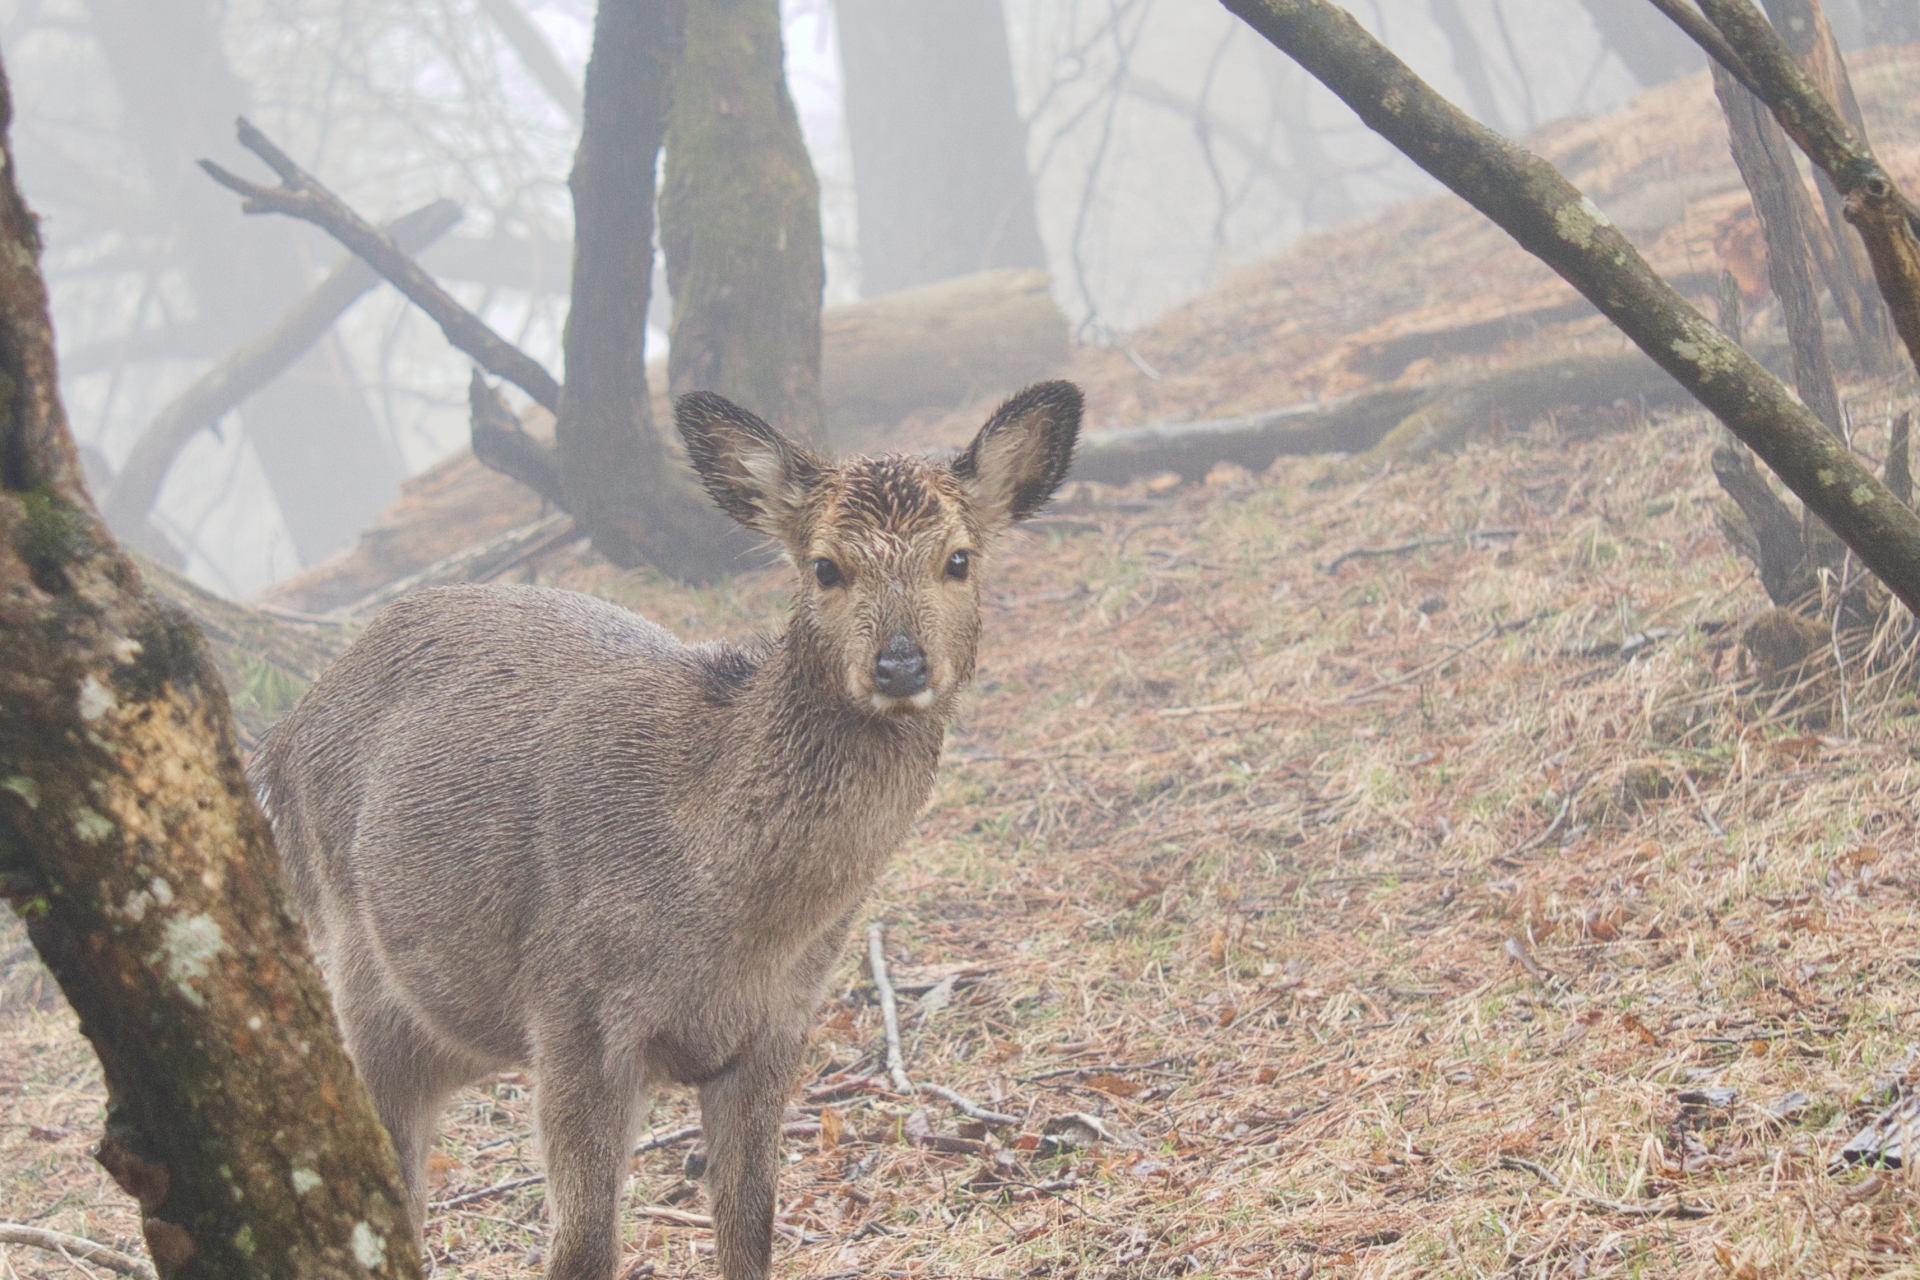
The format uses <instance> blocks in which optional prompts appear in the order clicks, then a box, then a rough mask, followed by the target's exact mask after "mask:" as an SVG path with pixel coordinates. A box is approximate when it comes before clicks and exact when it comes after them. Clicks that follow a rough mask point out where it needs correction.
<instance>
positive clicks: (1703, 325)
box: [1224, 0, 1920, 612]
mask: <svg viewBox="0 0 1920 1280" xmlns="http://www.w3.org/2000/svg"><path fill="white" fill-rule="evenodd" d="M1719 2H1720V0H1708V4H1709V12H1710V13H1711V11H1712V9H1714V8H1718V7H1719ZM1224 3H1225V4H1226V7H1227V8H1228V9H1229V10H1231V11H1232V12H1233V13H1235V14H1238V15H1239V16H1240V17H1241V18H1243V19H1245V20H1246V21H1247V23H1248V24H1249V25H1250V26H1252V27H1253V28H1254V30H1256V31H1258V32H1259V33H1260V34H1261V35H1262V36H1264V37H1266V39H1267V40H1268V41H1270V42H1271V43H1272V44H1273V45H1274V46H1275V47H1277V48H1279V49H1280V50H1281V51H1282V52H1284V53H1286V54H1288V55H1289V56H1291V57H1292V58H1294V59H1295V60H1296V61H1297V62H1299V63H1300V65H1301V66H1303V67H1305V68H1306V69H1307V70H1308V71H1309V72H1310V73H1312V74H1313V75H1314V76H1315V77H1316V78H1318V79H1319V80H1320V81H1321V82H1322V83H1323V84H1325V85H1326V86H1327V87H1328V88H1329V89H1331V90H1333V92H1334V93H1335V94H1336V95H1338V96H1339V97H1340V98H1341V99H1342V100H1343V101H1344V102H1346V103H1347V105H1348V106H1350V107H1352V108H1353V109H1354V111H1355V112H1356V113H1358V114H1359V116H1360V118H1361V119H1362V120H1364V121H1366V123H1367V124H1368V125H1370V126H1371V127H1372V128H1373V129H1374V130H1376V131H1377V132H1379V133H1380V134H1381V135H1382V136H1383V137H1385V138H1386V139H1387V140H1388V141H1389V142H1392V143H1393V144H1394V145H1395V146H1397V147H1398V148H1400V150H1402V151H1404V152H1405V153H1406V154H1407V155H1408V157H1410V158H1411V159H1412V160H1413V161H1414V163H1416V164H1418V165H1419V166H1420V167H1421V168H1423V169H1425V170H1426V171H1427V172H1428V173H1431V174H1432V175H1433V176H1434V177H1436V178H1438V179H1439V180H1440V181H1441V182H1443V183H1445V184H1446V185H1447V186H1448V187H1450V188H1451V189H1452V190H1453V191H1454V192H1455V193H1457V194H1458V195H1460V196H1461V197H1462V198H1463V199H1465V200H1466V201H1467V202H1468V203H1469V204H1471V205H1473V206H1474V207H1475V208H1477V209H1479V210H1480V211H1481V212H1482V213H1484V214H1486V215H1487V216H1488V217H1489V218H1491V219H1493V221H1494V222H1496V223H1498V224H1499V225H1500V226H1501V227H1502V228H1503V229H1504V230H1506V231H1507V233H1508V234H1510V235H1511V236H1513V238H1514V239H1515V240H1518V241H1519V242H1520V244H1521V246H1522V247H1523V248H1525V249H1527V250H1528V251H1529V252H1530V253H1533V254H1534V255H1535V256H1536V257H1538V258H1540V259H1541V260H1542V261H1544V262H1545V263H1546V264H1547V265H1548V266H1550V267H1552V268H1553V269H1554V270H1555V271H1557V272H1559V273H1560V274H1561V275H1562V276H1563V277H1565V278H1566V280H1567V281H1568V282H1569V283H1570V284H1572V285H1573V286H1574V287H1575V288H1576V289H1578V290H1580V292H1581V293H1583V294H1585V295H1586V297H1587V298H1588V299H1589V300H1590V301H1592V303H1593V304H1594V305H1595V306H1596V307H1598V308H1599V309H1600V311H1601V313H1602V314H1604V315H1605V316H1606V317H1607V318H1608V319H1609V320H1611V321H1613V323H1614V324H1616V325H1618V326H1619V327H1620V329H1621V330H1622V331H1623V332H1625V333H1626V335H1627V336H1628V337H1629V338H1631V339H1632V340H1633V341H1634V342H1635V344H1637V345H1638V346H1639V347H1640V348H1641V350H1643V351H1645V352H1646V353H1647V354H1648V355H1649V356H1651V357H1652V358H1653V359H1654V361H1655V362H1656V363H1658V364H1659V365H1660V367H1661V368H1663V369H1665V370H1666V371H1667V372H1668V373H1670V374H1672V375H1673V377H1674V378H1675V379H1676V380H1677V381H1678V382H1679V383H1680V384H1681V385H1682V386H1684V387H1686V388H1687V390H1688V391H1690V392H1692V393H1693V395H1694V396H1695V397H1696V398H1697V399H1698V400H1699V401H1700V402H1701V403H1702V404H1704V405H1705V406H1706V407H1707V408H1708V409H1710V410H1712V411H1713V413H1714V414H1715V415H1716V416H1718V417H1719V418H1720V420H1721V421H1722V422H1724V423H1726V425H1727V427H1728V429H1729V430H1731V431H1732V432H1733V433H1734V434H1735V435H1737V436H1739V437H1740V438H1741V439H1742V440H1744V441H1746V443H1747V444H1749V445H1751V446H1752V448H1753V450H1754V452H1755V453H1758V454H1759V455H1760V457H1761V458H1763V459H1764V460H1765V461H1766V463H1767V465H1768V466H1770V467H1772V468H1773V470H1774V471H1775V473H1777V474H1778V475H1779V476H1780V478H1781V479H1782V480H1784V481H1786V483H1787V485H1788V487H1790V488H1791V489H1792V490H1793V491H1794V492H1795V493H1797V494H1798V495H1799V496H1800V498H1801V500H1802V501H1803V502H1805V503H1806V504H1807V506H1808V508H1810V509H1811V510H1812V511H1813V512H1814V513H1815V514H1816V515H1818V516H1819V517H1820V518H1821V519H1823V520H1825V521H1826V522H1827V524H1828V526H1829V527H1830V528H1832V530H1833V531H1834V532H1835V533H1836V534H1838V535H1839V536H1840V538H1841V539H1842V540H1843V541H1845V542H1846V544H1847V545H1848V546H1850V547H1852V548H1853V550H1854V552H1855V554H1857V555H1858V556H1859V557H1860V558H1861V560H1862V561H1863V562H1864V563H1865V564H1866V565H1867V566H1868V567H1869V568H1870V569H1872V570H1873V572H1874V573H1876V574H1878V575H1879V577H1880V578H1881V580H1882V581H1884V582H1885V583H1886V584H1887V585H1888V586H1889V587H1890V588H1892V589H1893V591H1894V592H1895V593H1896V594H1897V595H1899V596H1900V598H1901V599H1902V600H1903V601H1905V602H1906V604H1907V607H1908V608H1910V609H1913V610H1915V611H1916V612H1920V516H1916V515H1915V514H1914V512H1913V511H1912V510H1911V509H1910V508H1909V507H1907V506H1906V504H1904V503H1902V502H1900V501H1898V500H1897V499H1896V498H1895V497H1894V496H1893V494H1892V493H1891V492H1890V491H1889V490H1888V489H1887V487H1886V486H1885V485H1883V484H1881V483H1880V481H1879V480H1878V479H1876V478H1875V477H1874V475H1873V473H1872V472H1871V471H1869V470H1868V469H1867V468H1866V467H1865V466H1864V465H1863V464H1862V463H1861V461H1860V460H1859V459H1858V458H1856V457H1855V456H1854V455H1853V454H1852V452H1851V451H1849V450H1848V449H1847V447H1846V445H1845V444H1844V443H1843V442H1841V441H1840V440H1839V439H1837V438H1835V436H1834V435H1833V433H1832V432H1831V431H1828V430H1827V429H1826V427H1825V426H1824V425H1823V424H1822V423H1821V422H1820V420H1819V419H1818V418H1817V417H1815V416H1814V415H1813V413H1812V412H1811V411H1810V410H1809V409H1808V408H1807V407H1806V406H1805V405H1804V404H1802V403H1800V401H1799V400H1797V399H1795V398H1794V396H1793V394H1792V393H1791V392H1789V391H1788V390H1787V389H1786V388H1785V387H1784V386H1782V385H1781V384H1780V382H1779V380H1778V379H1776V378H1774V377H1773V376H1772V375H1771V374H1769V373H1768V372H1767V371H1766V370H1765V369H1764V368H1763V367H1761V365H1760V364H1759V362H1758V361H1756V360H1754V358H1753V357H1752V356H1750V355H1748V354H1747V352H1746V351H1744V350H1742V349H1741V347H1740V346H1739V345H1738V344H1737V343H1735V342H1733V341H1732V340H1731V339H1730V338H1728V337H1727V336H1726V335H1725V334H1723V333H1721V332H1720V331H1719V330H1718V329H1717V328H1715V327H1714V325H1713V324H1712V322H1710V321H1709V320H1707V318H1706V317H1704V316H1702V315H1701V314H1700V313H1699V312H1697V311H1695V310H1694V309H1693V307H1692V306H1691V305H1689V304H1688V303H1687V301H1686V299H1684V298H1682V297H1681V296H1680V295H1679V294H1678V293H1676V292H1675V291H1674V290H1673V288H1672V287H1671V286H1669V285H1668V284H1667V283H1666V282H1665V281H1664V280H1662V279H1661V278H1660V277H1659V275H1657V274H1656V273H1655V272H1654V270H1653V269H1652V268H1651V267H1649V266H1648V265H1647V263H1646V261H1645V260H1644V259H1643V258H1641V256H1640V254H1639V252H1638V251H1637V250H1635V249H1634V247H1633V245H1632V244H1631V242H1629V241H1628V240H1627V238H1626V236H1625V235H1623V234H1621V232H1620V230H1619V229H1618V228H1617V227H1615V226H1614V225H1613V224H1612V223H1611V222H1610V221H1608V219H1607V217H1606V215H1605V214H1603V213H1602V212H1601V211H1600V210H1599V208H1598V207H1597V206H1595V205H1594V203H1593V202H1592V201H1591V200H1588V199H1587V198H1585V197H1584V196H1582V195H1581V194H1580V192H1579V191H1577V190H1575V189H1574V187H1573V185H1572V184H1571V183H1569V182H1568V181H1567V180H1566V179H1565V178H1563V177H1561V176H1560V174H1559V173H1558V172H1557V171H1555V169H1554V168H1553V166H1552V165H1550V164H1548V163H1547V162H1546V161H1545V160H1542V159H1541V158H1540V157H1538V156H1536V155H1534V154H1532V153H1531V152H1529V151H1527V150H1526V149H1524V148H1522V147H1519V146H1516V145H1515V144H1513V143H1511V142H1508V141H1507V140H1506V139H1505V138H1502V137H1500V136H1499V135H1498V134H1496V133H1494V132H1493V131H1491V130H1489V129H1487V128H1485V127H1484V126H1481V125H1479V124H1476V123H1475V122H1474V121H1473V120H1471V119H1470V118H1468V117H1467V116H1466V115H1465V114H1464V113H1463V112H1461V111H1460V110H1459V109H1458V108H1456V107H1455V106H1453V105H1452V104H1451V103H1449V102H1448V101H1447V100H1446V99H1445V98H1443V97H1441V96H1440V95H1439V94H1437V93H1435V92H1434V91H1433V89H1432V88H1431V87H1430V86H1428V85H1427V84H1426V83H1425V82H1424V81H1422V80H1421V79H1420V78H1419V77H1418V76H1416V75H1415V74H1414V73H1413V71H1412V70H1411V69H1410V68H1408V67H1407V65H1406V64H1405V63H1403V62H1401V61H1400V59H1398V58H1396V57H1395V56H1394V55H1393V54H1392V53H1391V52H1390V51H1389V50H1388V49H1386V48H1385V47H1384V46H1382V45H1381V44H1380V42H1379V41H1377V40H1375V39H1374V38H1373V37H1372V36H1371V35H1369V34H1368V33H1367V31H1366V29H1365V28H1364V27H1362V26H1361V25H1360V24H1359V23H1358V22H1357V21H1355V20H1354V18H1353V16H1352V15H1351V14H1349V13H1348V12H1347V11H1346V10H1345V9H1343V8H1340V7H1339V6H1337V5H1334V4H1330V3H1326V2H1325V0H1224ZM1763 21H1764V20H1763ZM1783 56H1784V52H1783ZM1788 67H1789V69H1790V70H1791V72H1792V74H1793V75H1795V76H1796V77H1797V76H1798V75H1799V72H1798V69H1797V68H1793V67H1792V65H1791V61H1790V60H1789V61H1788ZM1802 83H1804V81H1803V82H1802ZM1763 96H1764V95H1763ZM1769 101H1770V102H1771V99H1769ZM1822 105H1824V104H1822ZM1827 115H1828V116H1831V115H1832V112H1831V109H1830V108H1829V109H1828V111H1827ZM1781 123H1782V125H1783V126H1784V127H1786V128H1787V129H1788V132H1789V133H1795V134H1796V138H1798V137H1799V134H1797V133H1796V127H1795V123H1793V122H1790V121H1789V120H1788V119H1787V118H1786V117H1785V116H1784V115H1783V116H1782V117H1781ZM1867 163H1868V164H1870V163H1871V161H1870V159H1869V160H1868V161H1867ZM1872 169H1873V172H1875V173H1877V172H1878V166H1877V165H1876V166H1872ZM1829 172H1831V170H1829ZM1854 172H1855V173H1856V174H1858V173H1859V172H1860V170H1859V169H1858V168H1857V167H1856V169H1855V170H1854ZM1882 178H1883V175H1882ZM1835 185H1836V186H1838V187H1839V188H1840V189H1841V190H1842V191H1843V192H1847V193H1849V197H1850V199H1851V192H1852V191H1853V190H1854V189H1856V188H1857V187H1858V186H1859V183H1858V182H1848V181H1843V180H1842V179H1841V177H1840V175H1838V174H1836V175H1835ZM1849 216H1850V217H1851V216H1853V214H1852V212H1851V210H1850V212H1849ZM1856 225H1857V219H1856ZM1868 244H1869V247H1870V248H1871V247H1872V244H1873V240H1872V237H1871V236H1869V237H1868ZM1878 265H1879V264H1878V262H1877V261H1876V267H1878ZM1882 286H1883V288H1884V287H1885V276H1884V274H1883V275H1882ZM1899 310H1900V309H1899V307H1898V305H1896V306H1895V315H1896V318H1898V316H1899ZM1903 332H1904V330H1903Z"/></svg>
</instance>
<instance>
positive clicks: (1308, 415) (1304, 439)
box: [1072, 352, 1687, 484]
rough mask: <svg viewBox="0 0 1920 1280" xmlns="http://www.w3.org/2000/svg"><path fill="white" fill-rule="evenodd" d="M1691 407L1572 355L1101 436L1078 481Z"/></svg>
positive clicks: (1266, 462) (1382, 455)
mask: <svg viewBox="0 0 1920 1280" xmlns="http://www.w3.org/2000/svg"><path fill="white" fill-rule="evenodd" d="M1686 399H1687V394H1686V392H1685V391H1684V390H1683V389H1682V388H1681V387H1680V385H1679V384H1678V383H1676V382H1675V381H1674V380H1673V379H1672V378H1671V377H1669V376H1668V375H1667V374H1666V373H1665V372H1663V371H1662V370H1661V369H1660V367H1659V366H1658V365H1656V364H1654V363H1653V361H1651V360H1649V359H1647V358H1646V357H1645V356H1643V355H1641V354H1640V353H1639V352H1626V353H1623V354H1620V355H1611V356H1587V355H1579V356H1569V357H1566V358H1564V359H1560V360H1549V361H1544V362H1541V363H1537V364H1527V365H1519V366H1516V367H1514V368H1510V369H1501V370H1496V371H1495V372H1493V373H1490V374H1486V375H1484V376H1482V377H1479V378H1473V379H1470V380H1465V381H1461V382H1457V383H1446V384H1443V385H1441V386H1437V387H1404V386H1390V387H1382V388H1381V389H1379V390H1377V391H1367V392H1362V393H1359V394H1357V395H1352V396H1348V397H1346V398H1344V399H1340V400H1332V401H1326V402H1312V403H1308V404H1299V405H1290V406H1288V407H1286V408H1284V409H1275V410H1272V411H1270V412H1266V413H1252V414H1244V415H1241V416H1238V417H1233V418H1218V419H1214V420H1212V421H1207V422H1185V423H1166V424H1159V425H1155V426H1149V427H1136V428H1131V429H1128V430H1124V431H1108V432H1100V433H1097V434H1093V435H1089V436H1087V437H1085V438H1084V439H1083V440H1082V442H1081V445H1080V448H1079V450H1078V451H1077V452H1076V453H1075V455H1074V460H1073V475H1072V478H1073V479H1075V480H1094V481H1099V482H1101V483H1105V484H1125V483H1126V482H1127V481H1129V480H1132V479H1134V478H1135V477H1138V476H1149V475H1154V474H1157V473H1159V472H1164V471H1176V472H1178V473H1179V474H1180V475H1181V477H1182V478H1183V479H1187V480H1199V479H1202V478H1203V477H1205V475H1206V474H1207V472H1208V471H1209V470H1211V469H1212V468H1213V466H1214V464H1215V463H1218V462H1232V463H1237V464H1238V465H1240V466H1243V467H1246V468H1247V469H1248V470H1250V471H1255V472H1258V471H1263V470H1265V469H1266V468H1267V467H1269V466H1271V465H1272V464H1273V460H1274V459H1275V458H1279V457H1282V456H1286V455H1290V454H1306V453H1355V454H1367V455H1368V461H1369V462H1370V463H1373V464H1377V463H1378V462H1380V461H1384V460H1385V459H1387V458H1389V457H1392V458H1408V459H1414V458H1422V457H1426V456H1427V455H1429V454H1431V453H1433V452H1434V451H1435V450H1437V449H1443V448H1452V447H1454V446H1456V445H1458V444H1460V443H1461V442H1463V441H1464V440H1465V439H1467V437H1468V436H1469V435H1470V434H1472V433H1473V432H1474V431H1476V430H1479V429H1483V428H1485V427H1488V426H1491V425H1493V424H1494V423H1496V422H1504V423H1506V424H1508V425H1510V426H1512V427H1514V428H1516V429H1520V428H1524V427H1526V426H1527V424H1529V423H1530V422H1533V421H1535V420H1536V419H1539V418H1543V417H1545V416H1547V415H1548V414H1550V413H1554V412H1556V411H1566V410H1574V409H1580V408H1597V407H1603V406H1611V405H1613V404H1614V403H1615V402H1616V401H1621V400H1624V401H1626V402H1628V403H1630V404H1634V405H1637V406H1647V407H1651V406H1656V405H1661V406H1664V405H1673V404H1678V403H1682V402H1684V401H1685V400H1686Z"/></svg>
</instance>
